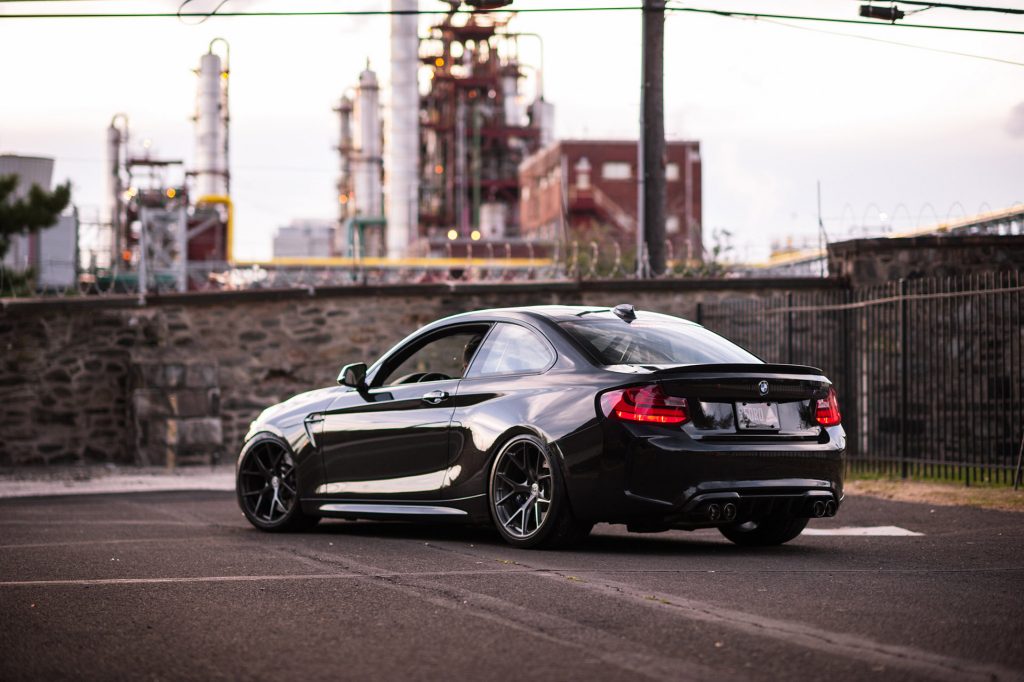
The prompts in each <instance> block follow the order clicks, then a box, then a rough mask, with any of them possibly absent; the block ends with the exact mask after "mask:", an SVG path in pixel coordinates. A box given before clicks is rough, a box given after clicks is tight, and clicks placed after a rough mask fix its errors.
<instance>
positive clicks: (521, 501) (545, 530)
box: [489, 436, 593, 549]
mask: <svg viewBox="0 0 1024 682" xmlns="http://www.w3.org/2000/svg"><path fill="white" fill-rule="evenodd" d="M489 490H490V495H489V497H490V506H491V517H492V518H493V519H494V525H495V527H496V528H497V529H498V532H499V533H500V534H501V536H502V538H504V539H505V541H506V542H508V543H509V544H510V545H513V546H515V547H523V548H530V547H546V548H552V549H553V548H556V547H565V546H568V545H570V544H573V543H574V542H578V541H579V540H582V539H583V538H584V537H586V535H587V534H588V533H589V532H590V530H591V528H593V524H592V523H584V522H581V521H578V520H577V519H576V518H575V517H574V516H573V513H572V509H571V508H570V507H569V500H568V496H567V495H566V493H565V483H564V481H563V480H562V474H561V471H560V470H559V468H558V467H557V466H555V465H553V462H552V459H551V456H550V455H549V454H548V449H547V447H546V446H545V445H544V443H543V442H542V441H541V440H540V439H539V438H536V437H534V436H517V437H515V438H513V439H512V440H510V441H509V442H508V443H506V444H505V445H504V447H502V449H501V451H500V452H499V453H498V456H497V457H495V458H494V464H493V465H492V466H491V476H490V486H489Z"/></svg>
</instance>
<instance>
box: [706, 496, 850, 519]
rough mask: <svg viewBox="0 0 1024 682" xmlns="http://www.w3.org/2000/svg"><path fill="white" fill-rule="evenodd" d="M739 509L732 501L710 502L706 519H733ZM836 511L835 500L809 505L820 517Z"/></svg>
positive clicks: (811, 511) (817, 501)
mask: <svg viewBox="0 0 1024 682" xmlns="http://www.w3.org/2000/svg"><path fill="white" fill-rule="evenodd" d="M738 511H739V510H738V509H737V508H736V504H735V503H733V502H726V503H725V504H719V503H717V502H712V503H711V504H709V505H708V506H707V511H706V514H707V519H708V521H712V522H716V521H726V522H729V521H735V520H736V514H737V512H738ZM836 511H838V505H836V501H835V500H815V501H814V502H812V503H811V506H810V516H812V517H814V518H817V519H821V518H824V517H827V516H835V515H836Z"/></svg>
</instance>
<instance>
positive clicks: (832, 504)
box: [825, 500, 836, 516]
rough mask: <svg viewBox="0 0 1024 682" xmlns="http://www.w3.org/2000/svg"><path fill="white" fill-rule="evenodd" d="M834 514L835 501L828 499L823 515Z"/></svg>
mask: <svg viewBox="0 0 1024 682" xmlns="http://www.w3.org/2000/svg"><path fill="white" fill-rule="evenodd" d="M835 515H836V502H835V500H829V501H828V502H826V503H825V516H835Z"/></svg>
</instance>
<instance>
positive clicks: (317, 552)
mask: <svg viewBox="0 0 1024 682" xmlns="http://www.w3.org/2000/svg"><path fill="white" fill-rule="evenodd" d="M1022 519H1024V517H1022V516H1021V515H1020V514H1014V513H1008V512H997V511H984V510H978V509H971V508H964V507H930V506H928V505H923V504H908V503H900V502H890V501H883V500H878V499H873V498H868V497H850V498H848V500H847V503H846V504H845V505H844V507H843V508H842V510H841V511H840V514H839V516H838V517H836V518H835V519H827V520H818V521H814V522H812V526H811V527H812V529H814V530H815V531H818V532H817V533H816V534H805V535H803V536H801V537H799V538H797V539H796V540H795V541H793V542H791V543H790V544H788V545H785V546H783V547H777V548H769V549H743V548H738V547H735V546H733V545H731V544H729V543H728V542H726V541H725V540H724V539H723V538H721V536H719V535H718V533H716V532H715V531H698V532H693V533H686V532H670V533H661V534H656V535H636V534H628V533H626V532H625V530H624V529H621V528H618V527H611V526H598V527H597V528H596V529H595V532H594V534H593V535H592V536H591V537H590V538H589V539H588V540H587V541H586V542H585V543H584V544H583V545H581V546H580V547H579V548H577V549H574V550H572V551H560V552H546V551H522V550H516V549H513V548H510V547H508V546H506V545H504V544H503V543H502V542H501V541H500V540H499V539H498V537H497V535H496V534H494V533H493V532H491V531H488V530H484V529H472V528H462V527H431V526H416V525H407V524H398V523H377V522H367V521H359V522H346V521H329V522H325V523H322V524H321V525H320V526H319V527H318V528H316V529H315V530H314V531H312V532H309V533H304V534H298V535H271V534H264V533H260V532H259V531H256V530H255V529H253V528H252V527H250V526H249V524H248V523H246V522H245V520H244V519H243V518H242V516H241V513H240V512H239V510H238V508H237V506H236V504H235V500H234V497H233V495H232V494H231V493H229V492H218V491H177V492H146V493H130V494H93V495H71V496H61V497H22V498H12V499H3V500H0V614H2V616H0V679H2V680H5V681H7V680H23V679H66V678H74V679H132V680H136V679H227V678H230V679H277V680H281V679H297V678H310V679H345V680H347V679H375V680H378V679H379V680H399V679H401V680H420V679H423V680H437V679H457V680H462V679H473V680H512V679H534V680H591V681H592V680H627V679H659V680H691V679H692V680H713V681H716V682H719V681H725V680H779V679H787V678H788V679H794V678H797V679H802V680H829V682H833V681H835V680H863V679H872V680H956V681H957V682H959V681H961V680H997V679H998V680H1014V679H1024V646H1021V644H1022V642H1021V636H1022V634H1024V560H1022V546H1024V544H1022V543H1024V524H1022V523H1021V521H1022ZM881 527H896V529H897V530H895V531H894V530H893V529H892V528H889V529H888V530H885V529H884V528H882V529H879V528H881ZM841 528H846V529H850V528H856V529H859V530H845V531H844V530H840V529H841ZM864 529H870V530H864ZM836 532H839V533H840V534H833V533H836ZM908 532H909V533H908ZM847 533H855V534H847ZM892 533H899V534H892Z"/></svg>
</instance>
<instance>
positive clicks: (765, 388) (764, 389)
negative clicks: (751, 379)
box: [757, 379, 768, 395]
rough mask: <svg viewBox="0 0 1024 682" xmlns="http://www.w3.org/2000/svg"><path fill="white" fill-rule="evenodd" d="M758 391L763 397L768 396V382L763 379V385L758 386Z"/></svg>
mask: <svg viewBox="0 0 1024 682" xmlns="http://www.w3.org/2000/svg"><path fill="white" fill-rule="evenodd" d="M757 390H758V391H759V392H760V393H761V395H768V382H767V381H765V380H763V379H762V380H761V383H759V384H758V385H757Z"/></svg>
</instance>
